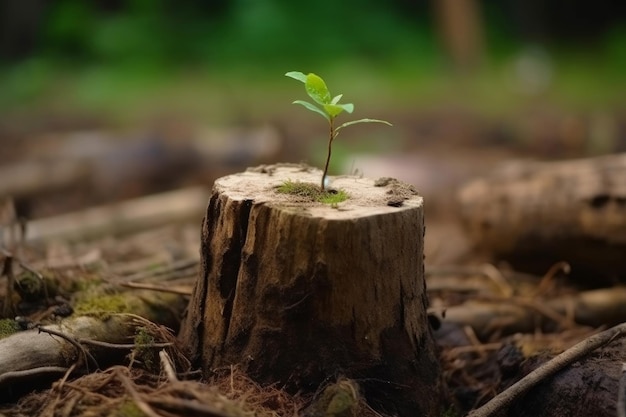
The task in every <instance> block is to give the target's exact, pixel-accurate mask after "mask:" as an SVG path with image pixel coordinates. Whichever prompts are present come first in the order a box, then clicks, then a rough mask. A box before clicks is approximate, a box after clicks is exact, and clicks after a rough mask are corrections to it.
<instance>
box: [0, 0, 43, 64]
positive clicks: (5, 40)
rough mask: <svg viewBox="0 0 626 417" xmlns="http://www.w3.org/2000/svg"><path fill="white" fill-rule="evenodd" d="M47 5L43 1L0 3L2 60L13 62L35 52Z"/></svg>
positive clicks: (8, 0)
mask: <svg viewBox="0 0 626 417" xmlns="http://www.w3.org/2000/svg"><path fill="white" fill-rule="evenodd" d="M46 3H47V2H45V1H43V0H18V1H11V0H7V1H3V2H1V3H0V58H3V59H8V60H12V59H16V58H21V57H24V56H27V55H28V54H29V53H31V52H32V51H33V48H34V47H35V42H36V40H37V35H38V32H39V26H40V21H41V18H42V15H43V11H44V9H45V4H46Z"/></svg>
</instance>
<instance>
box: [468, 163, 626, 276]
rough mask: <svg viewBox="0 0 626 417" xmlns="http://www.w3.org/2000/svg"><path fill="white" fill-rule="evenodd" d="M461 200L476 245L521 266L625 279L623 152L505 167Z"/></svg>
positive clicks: (471, 188) (474, 185) (470, 188)
mask: <svg viewBox="0 0 626 417" xmlns="http://www.w3.org/2000/svg"><path fill="white" fill-rule="evenodd" d="M459 198H460V203H461V210H462V215H463V219H464V222H465V225H466V226H467V230H468V232H469V234H470V236H471V237H472V238H473V240H474V242H476V244H477V245H478V246H479V247H481V248H483V249H485V250H487V251H490V252H492V253H495V254H496V255H497V256H501V257H504V258H507V259H509V260H511V261H512V262H513V263H514V264H515V265H516V266H518V267H526V268H527V267H529V266H530V267H531V269H543V271H544V272H545V268H546V267H547V266H549V265H550V264H552V263H555V262H558V261H567V262H569V263H570V264H571V265H572V267H573V273H574V274H576V273H579V274H580V273H585V272H595V273H596V274H595V275H594V277H598V275H599V274H597V273H600V274H602V275H605V276H611V277H614V276H626V263H625V262H624V261H623V259H624V253H626V154H619V155H611V156H603V157H597V158H588V159H579V160H571V161H561V162H544V163H540V162H521V163H515V164H510V165H508V166H506V167H504V169H502V170H500V171H498V172H495V173H494V174H493V175H492V176H490V177H488V178H484V179H479V180H475V181H473V182H471V183H469V184H468V185H466V186H465V187H464V188H463V189H461V191H460V193H459Z"/></svg>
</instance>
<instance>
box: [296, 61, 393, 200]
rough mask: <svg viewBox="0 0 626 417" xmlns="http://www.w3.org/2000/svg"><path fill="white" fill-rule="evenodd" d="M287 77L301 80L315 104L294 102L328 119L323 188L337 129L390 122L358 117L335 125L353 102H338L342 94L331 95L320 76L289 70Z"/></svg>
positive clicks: (350, 107)
mask: <svg viewBox="0 0 626 417" xmlns="http://www.w3.org/2000/svg"><path fill="white" fill-rule="evenodd" d="M285 75H286V76H287V77H291V78H293V79H295V80H298V81H301V82H303V83H304V89H305V90H306V93H307V94H308V95H309V97H311V98H312V99H313V101H314V102H315V104H313V103H310V102H308V101H303V100H296V101H294V102H293V103H294V104H300V105H302V106H304V107H306V108H307V109H309V110H311V111H312V112H314V113H317V114H320V115H321V116H322V117H323V118H324V119H326V121H328V125H329V127H330V130H329V137H328V156H327V157H326V165H324V173H323V174H322V183H321V188H322V190H324V188H325V186H326V184H325V180H326V176H327V175H328V165H329V163H330V155H331V148H332V144H333V140H334V139H335V138H336V137H337V135H338V134H339V131H340V130H341V129H343V128H344V127H348V126H351V125H355V124H357V123H383V124H386V125H389V126H391V123H389V122H387V121H385V120H378V119H359V120H352V121H350V122H345V123H343V124H341V125H339V126H335V118H336V117H337V116H339V115H340V114H341V113H343V112H344V111H345V112H348V113H352V112H353V111H354V104H352V103H343V104H342V103H339V100H341V98H342V97H343V94H339V95H337V96H335V97H332V95H331V94H330V91H329V90H328V87H326V83H325V82H324V80H323V79H322V77H320V76H318V75H316V74H313V73H309V74H304V73H302V72H298V71H291V72H288V73H286V74H285Z"/></svg>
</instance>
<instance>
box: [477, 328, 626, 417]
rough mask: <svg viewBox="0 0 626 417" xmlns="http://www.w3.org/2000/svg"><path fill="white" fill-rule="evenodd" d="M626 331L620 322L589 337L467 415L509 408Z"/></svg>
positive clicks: (482, 416)
mask: <svg viewBox="0 0 626 417" xmlns="http://www.w3.org/2000/svg"><path fill="white" fill-rule="evenodd" d="M625 333H626V323H622V324H618V325H617V326H614V327H612V328H610V329H608V330H605V331H603V332H602V333H598V334H595V335H593V336H590V337H588V338H587V339H585V340H583V341H582V342H580V343H578V344H576V345H574V346H573V347H571V348H570V349H568V350H566V351H565V352H563V353H561V354H560V355H558V356H556V357H554V358H552V359H551V360H550V361H548V362H546V363H545V364H544V365H542V366H541V367H539V368H537V369H535V370H534V371H532V372H531V373H529V374H528V375H526V376H525V377H524V378H522V379H521V380H519V381H518V382H516V383H515V384H513V385H512V386H511V387H509V388H508V389H507V390H505V391H503V392H501V393H500V394H498V395H496V396H495V397H494V398H492V399H491V400H490V401H489V402H488V403H487V404H485V405H483V406H482V407H480V408H478V409H476V410H473V411H471V412H470V413H469V414H468V415H467V417H488V416H494V415H496V414H497V413H499V412H501V411H503V410H505V409H508V407H509V406H510V405H511V403H513V401H515V400H516V399H517V398H518V397H520V396H521V395H523V394H525V393H526V392H527V391H528V390H530V389H531V388H532V387H534V386H535V385H537V384H538V383H540V382H541V381H543V380H544V379H546V378H549V377H550V376H552V375H554V374H556V373H557V372H559V371H560V370H562V369H563V368H565V367H566V366H569V365H571V364H572V363H574V362H576V361H578V360H580V359H582V358H583V357H585V356H587V355H589V354H590V353H591V352H593V351H594V350H596V349H598V348H600V347H602V346H604V345H607V344H609V343H611V342H612V341H613V340H615V339H616V338H618V337H622V336H624V334H625Z"/></svg>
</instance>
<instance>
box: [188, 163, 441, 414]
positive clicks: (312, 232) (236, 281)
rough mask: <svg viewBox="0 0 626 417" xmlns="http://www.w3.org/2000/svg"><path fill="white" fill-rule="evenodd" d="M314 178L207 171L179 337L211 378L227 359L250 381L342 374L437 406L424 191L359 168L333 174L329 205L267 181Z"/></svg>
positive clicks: (319, 379)
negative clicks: (334, 198)
mask: <svg viewBox="0 0 626 417" xmlns="http://www.w3.org/2000/svg"><path fill="white" fill-rule="evenodd" d="M320 176H321V172H320V171H318V170H311V169H310V168H308V167H302V166H285V165H279V166H270V167H260V168H257V169H252V170H248V171H247V172H244V173H240V174H237V175H232V176H228V177H223V178H221V179H218V180H217V181H216V182H215V185H214V188H213V194H212V196H211V199H210V201H209V205H208V208H207V214H206V217H205V219H204V222H203V228H202V247H201V256H202V262H201V265H202V269H201V276H200V279H199V280H198V283H197V285H196V288H195V290H194V293H193V296H192V300H191V302H190V306H189V311H188V316H187V317H186V319H185V321H184V323H183V328H182V332H181V339H182V340H183V342H184V343H185V344H186V345H187V346H188V347H189V349H190V353H191V354H192V356H194V357H195V359H196V360H197V362H198V363H199V364H200V365H201V366H202V367H203V369H204V371H205V373H207V375H208V374H210V373H211V372H212V371H213V370H215V369H219V368H221V367H226V366H229V365H231V364H237V365H238V366H240V367H242V368H243V370H244V371H246V372H247V373H248V374H249V375H251V376H252V377H253V378H255V379H257V380H258V381H259V382H262V383H276V382H277V383H279V384H281V385H282V386H285V387H286V388H287V389H290V390H292V391H296V390H304V391H309V392H310V391H314V390H316V389H317V388H318V386H319V385H320V384H322V383H323V382H325V381H326V380H328V379H334V378H335V377H338V376H340V375H341V376H346V377H348V378H353V379H355V380H357V381H358V382H359V383H360V384H361V388H362V389H363V392H364V394H365V396H366V398H367V399H368V401H369V402H370V404H371V405H372V406H374V407H375V408H378V409H384V410H385V411H387V412H392V413H396V414H399V415H401V416H414V415H435V414H436V413H437V412H438V411H439V405H440V399H441V394H442V382H441V375H440V371H439V365H438V361H437V357H436V354H435V347H434V342H433V338H432V334H431V330H430V328H429V326H428V320H427V316H426V303H427V301H426V292H425V282H424V272H423V271H424V267H423V235H424V223H423V205H422V198H421V197H419V196H418V195H417V192H415V190H414V189H413V188H412V187H410V186H408V185H406V184H402V183H399V182H398V181H395V180H391V179H383V180H380V181H377V182H376V183H375V181H373V180H370V179H366V178H359V177H340V178H337V179H335V180H334V182H333V183H332V185H331V187H334V188H339V189H342V190H345V191H346V192H347V193H348V194H349V195H350V199H349V200H348V201H346V202H344V203H340V204H339V206H338V207H335V208H332V207H330V206H328V205H324V204H321V203H311V202H309V201H302V199H300V200H299V201H298V198H296V197H294V196H289V195H284V194H278V193H276V191H275V187H276V186H278V185H280V184H281V183H283V182H284V181H285V180H292V181H302V182H311V183H314V184H317V183H318V182H319V178H320ZM375 184H376V185H375Z"/></svg>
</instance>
